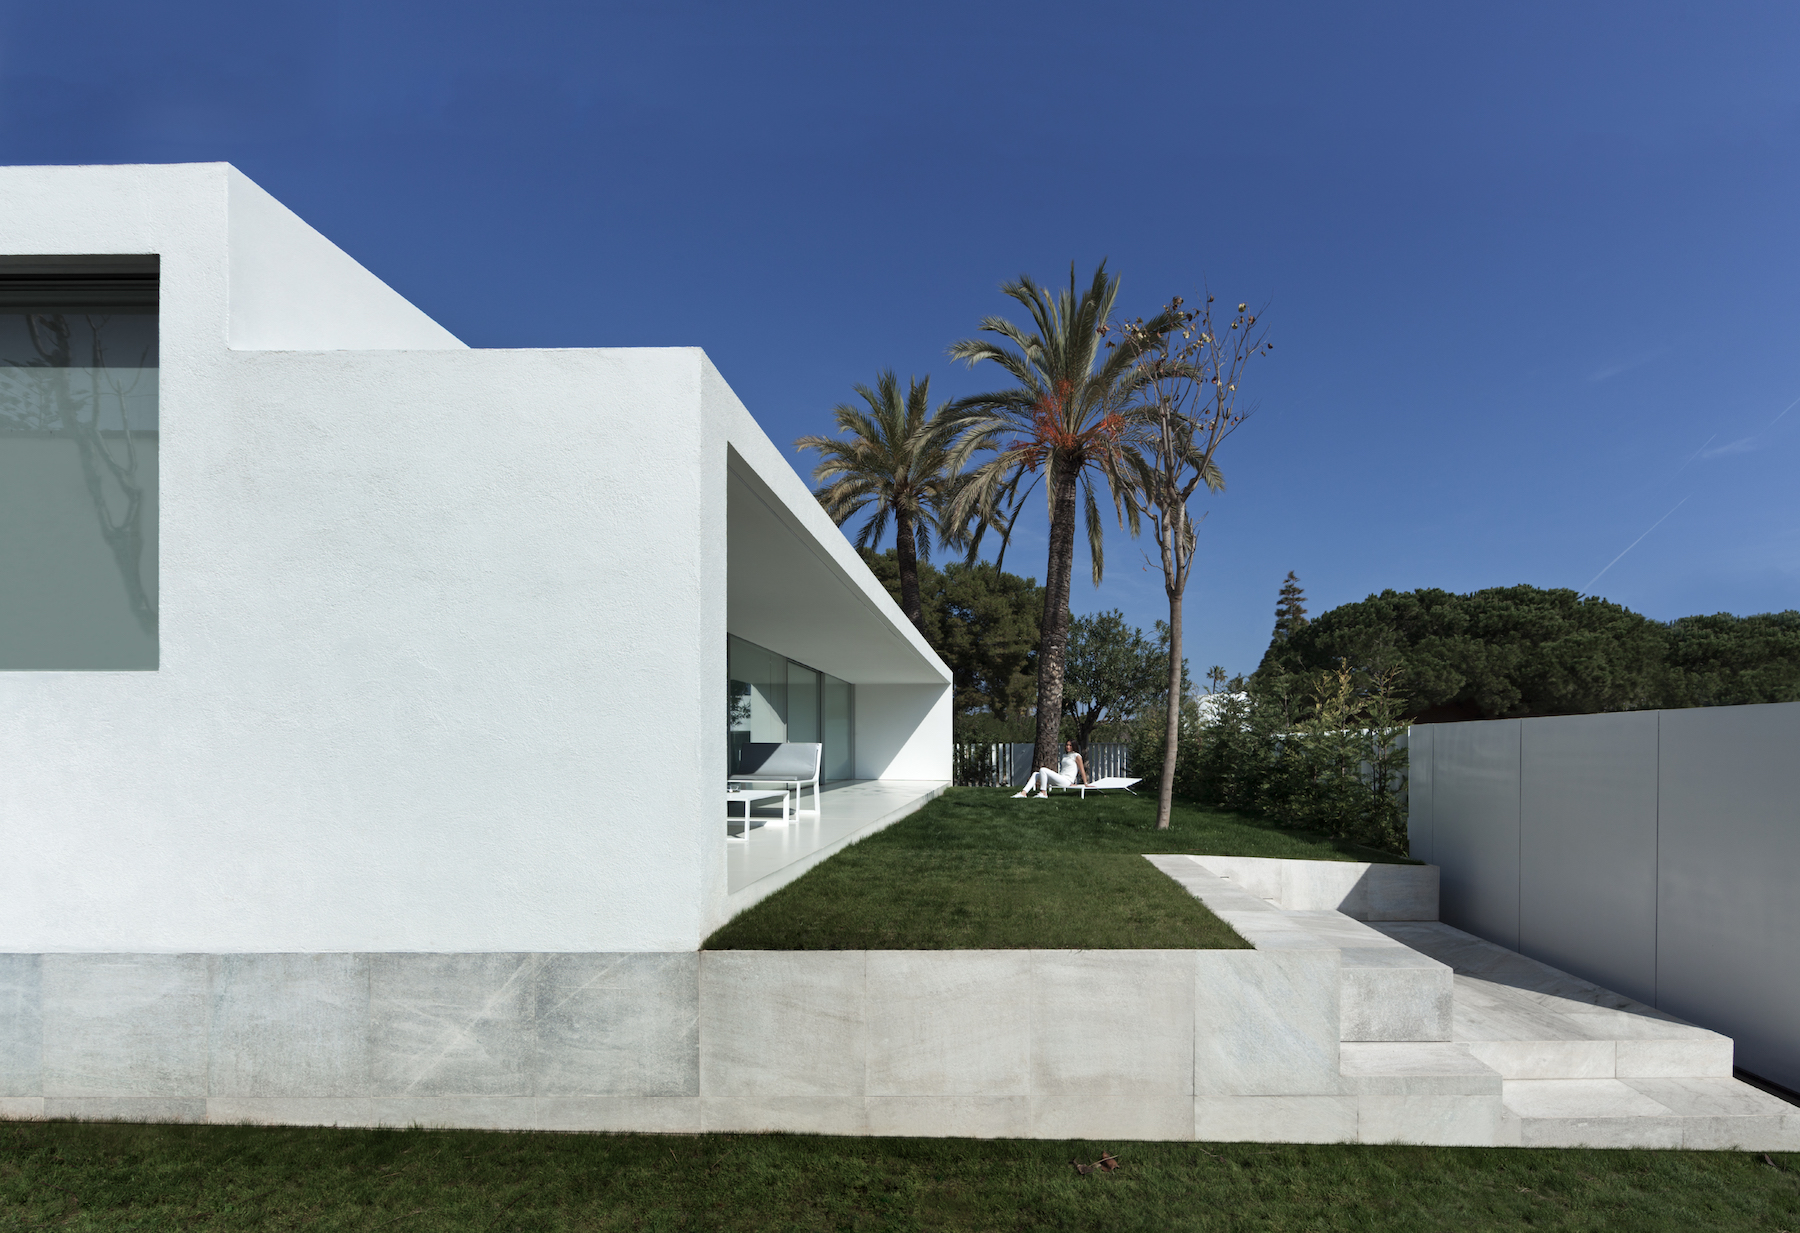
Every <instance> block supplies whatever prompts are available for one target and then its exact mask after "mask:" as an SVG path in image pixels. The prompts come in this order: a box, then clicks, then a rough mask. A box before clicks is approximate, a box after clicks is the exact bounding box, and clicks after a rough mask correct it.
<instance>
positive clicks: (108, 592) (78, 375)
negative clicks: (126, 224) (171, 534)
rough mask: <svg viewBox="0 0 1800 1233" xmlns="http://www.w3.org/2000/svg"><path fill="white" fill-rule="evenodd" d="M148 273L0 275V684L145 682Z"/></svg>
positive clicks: (152, 544)
mask: <svg viewBox="0 0 1800 1233" xmlns="http://www.w3.org/2000/svg"><path fill="white" fill-rule="evenodd" d="M156 298H157V282H156V268H155V264H154V259H153V258H141V259H136V260H135V262H133V261H125V262H121V261H120V260H119V259H112V258H86V259H83V258H54V259H51V258H40V259H32V258H7V259H4V260H0V669H13V670H19V669H37V670H56V669H60V670H79V669H114V670H118V669H153V668H155V667H156V666H157V654H158V638H157V610H158V598H159V597H158V593H157V589H158V588H157V549H158V545H157V503H158V501H157V498H158V465H157V464H158V461H159V458H158V455H159V441H158V436H159V433H158V428H159V424H158V389H157V386H158V380H157V378H158V367H159V366H158V357H157V303H156Z"/></svg>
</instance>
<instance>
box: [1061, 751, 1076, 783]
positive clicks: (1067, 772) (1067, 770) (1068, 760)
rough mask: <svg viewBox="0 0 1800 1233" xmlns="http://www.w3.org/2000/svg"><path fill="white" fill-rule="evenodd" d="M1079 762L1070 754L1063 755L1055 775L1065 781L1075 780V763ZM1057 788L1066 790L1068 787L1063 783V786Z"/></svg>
mask: <svg viewBox="0 0 1800 1233" xmlns="http://www.w3.org/2000/svg"><path fill="white" fill-rule="evenodd" d="M1079 761H1080V758H1079V757H1078V756H1077V755H1075V754H1072V753H1066V754H1064V755H1063V756H1062V765H1061V766H1059V767H1057V768H1056V771H1057V774H1059V775H1061V776H1063V777H1064V778H1066V779H1073V778H1075V770H1076V763H1077V762H1079ZM1058 786H1060V787H1064V788H1066V787H1068V786H1069V785H1068V784H1066V783H1065V784H1060V785H1058Z"/></svg>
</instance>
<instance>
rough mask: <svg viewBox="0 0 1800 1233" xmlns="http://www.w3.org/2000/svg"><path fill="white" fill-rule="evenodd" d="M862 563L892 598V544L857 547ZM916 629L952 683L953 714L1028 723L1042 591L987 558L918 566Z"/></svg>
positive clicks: (896, 589) (896, 587)
mask: <svg viewBox="0 0 1800 1233" xmlns="http://www.w3.org/2000/svg"><path fill="white" fill-rule="evenodd" d="M861 551H862V557H863V560H864V561H866V562H868V565H869V568H870V569H871V570H872V571H873V572H874V574H875V576H876V577H877V578H879V579H880V580H881V583H882V585H883V586H885V587H886V588H887V589H888V593H889V594H890V595H892V596H894V598H895V601H896V602H898V600H899V597H900V568H899V562H898V560H897V558H896V556H895V553H894V551H893V550H892V549H889V550H888V551H887V552H882V553H876V552H870V551H869V550H868V549H866V548H865V549H862V550H861ZM919 600H920V606H921V608H922V609H923V610H924V618H925V620H924V625H923V632H924V634H925V640H926V641H927V642H929V643H930V644H931V649H932V650H934V651H936V652H937V653H938V655H939V657H941V658H942V659H943V661H944V663H945V664H947V665H948V666H949V668H950V671H951V673H952V674H953V676H954V677H955V681H956V703H955V705H956V714H957V718H958V720H959V726H962V725H961V723H960V721H961V720H963V718H964V717H965V716H970V715H982V714H984V715H987V716H989V717H991V718H992V719H993V720H994V721H996V723H998V724H1002V725H1018V724H1021V723H1023V724H1027V725H1028V724H1029V723H1030V720H1031V716H1032V707H1033V704H1034V703H1035V702H1036V700H1037V689H1036V675H1037V647H1038V620H1039V616H1040V614H1041V613H1042V612H1043V608H1044V588H1042V587H1040V586H1039V585H1038V584H1037V580H1036V579H1034V578H1021V577H1019V576H1018V575H1017V574H1009V573H1006V572H1005V571H1004V570H1001V569H998V568H996V567H995V566H993V565H991V564H989V563H987V562H976V563H975V564H972V565H971V564H966V563H963V562H960V561H959V562H955V563H952V564H950V565H947V566H945V567H944V568H943V569H941V570H940V569H937V568H936V567H934V566H931V565H928V564H924V563H921V564H920V565H919Z"/></svg>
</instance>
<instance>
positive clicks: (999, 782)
mask: <svg viewBox="0 0 1800 1233" xmlns="http://www.w3.org/2000/svg"><path fill="white" fill-rule="evenodd" d="M1032 749H1033V746H1031V745H1030V744H1025V743H1020V744H996V743H990V742H986V741H984V742H980V743H978V744H958V745H957V746H956V763H955V765H956V782H957V783H958V784H959V785H961V786H963V787H971V788H1010V787H1014V786H1016V785H1018V784H1022V783H1024V782H1025V780H1026V778H1027V777H1028V776H1029V775H1030V774H1031V772H1032V769H1033V768H1032V765H1031V751H1032ZM1082 756H1083V758H1084V759H1085V760H1086V762H1087V771H1088V778H1090V779H1104V778H1105V777H1106V776H1108V775H1129V774H1131V760H1130V758H1129V756H1128V755H1127V752H1126V746H1125V745H1124V744H1122V743H1113V742H1104V743H1103V742H1100V741H1094V742H1091V743H1090V744H1089V745H1088V747H1087V751H1086V752H1085V753H1084V754H1083V755H1082Z"/></svg>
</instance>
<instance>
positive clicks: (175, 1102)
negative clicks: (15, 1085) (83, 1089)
mask: <svg viewBox="0 0 1800 1233" xmlns="http://www.w3.org/2000/svg"><path fill="white" fill-rule="evenodd" d="M44 1116H45V1117H47V1118H50V1119H52V1120H54V1121H93V1122H204V1121H205V1120H206V1098H205V1097H204V1096H197V1097H191V1098H190V1097H182V1096H48V1097H45V1099H44Z"/></svg>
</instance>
